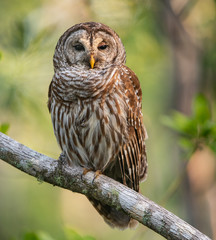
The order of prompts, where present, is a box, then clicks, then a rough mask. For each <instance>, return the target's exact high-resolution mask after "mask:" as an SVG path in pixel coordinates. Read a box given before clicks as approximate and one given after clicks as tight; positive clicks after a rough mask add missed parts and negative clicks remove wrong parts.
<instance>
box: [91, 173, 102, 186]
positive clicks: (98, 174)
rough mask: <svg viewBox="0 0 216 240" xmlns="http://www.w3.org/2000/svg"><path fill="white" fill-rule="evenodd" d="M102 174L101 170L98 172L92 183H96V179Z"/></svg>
mask: <svg viewBox="0 0 216 240" xmlns="http://www.w3.org/2000/svg"><path fill="white" fill-rule="evenodd" d="M101 174H102V172H101V170H97V171H96V172H95V173H94V178H93V180H92V183H94V181H95V179H96V178H98V177H99V176H100V175H101Z"/></svg>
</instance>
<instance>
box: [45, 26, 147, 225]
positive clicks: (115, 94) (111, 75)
mask: <svg viewBox="0 0 216 240" xmlns="http://www.w3.org/2000/svg"><path fill="white" fill-rule="evenodd" d="M88 24H90V25H91V23H88ZM88 24H87V27H88ZM92 24H95V23H92ZM75 26H76V25H75ZM104 26H105V25H100V27H99V28H100V29H101V28H103V27H104ZM105 27H106V28H108V27H107V26H105ZM80 28H81V26H79V28H78V29H80ZM85 28H86V25H85ZM106 28H105V30H106V31H107V29H106ZM108 30H109V32H111V31H112V30H110V29H109V28H108ZM71 31H75V30H74V28H72V29H71V30H70V29H69V30H68V31H67V32H66V33H65V34H64V35H63V36H62V37H61V38H60V40H59V43H58V45H57V47H56V52H55V56H54V66H55V74H54V77H53V80H52V82H51V84H50V87H49V101H48V107H49V111H50V113H51V117H52V122H53V127H54V133H55V135H56V138H57V141H58V143H59V145H60V147H61V149H62V151H63V153H64V154H65V155H66V157H67V161H68V164H70V165H72V166H76V165H79V166H82V167H84V168H87V169H91V170H94V171H96V170H101V171H102V172H103V174H105V175H107V176H109V177H111V178H113V179H115V180H116V181H119V182H121V183H123V184H125V185H127V186H128V187H130V188H132V189H134V190H135V191H137V192H138V191H139V183H140V181H142V180H144V179H145V177H146V171H147V161H146V152H145V143H144V141H145V139H146V138H147V133H146V131H145V128H144V125H143V121H142V113H141V101H142V92H141V88H140V84H139V80H138V78H137V77H136V76H135V74H134V73H133V72H132V71H131V70H130V69H129V68H127V67H126V66H125V65H124V62H125V53H124V48H123V50H122V51H123V53H120V50H118V58H119V60H118V64H112V65H109V66H107V67H105V68H104V67H103V68H101V69H100V68H95V69H91V70H89V71H86V69H85V68H80V67H79V66H76V65H73V66H67V60H66V59H65V57H64V55H63V54H62V47H63V46H62V42H65V41H66V36H68V34H69V32H71ZM111 33H112V34H113V37H115V38H116V39H117V40H116V41H120V39H119V38H118V36H117V34H116V33H114V32H113V31H112V32H111ZM117 45H118V46H120V47H121V41H120V43H119V42H118V44H117ZM120 47H119V48H120ZM122 47H123V45H122ZM116 58H117V57H116ZM59 61H61V63H59ZM58 63H59V65H58ZM89 200H90V201H91V203H92V204H93V206H94V207H95V208H96V210H97V211H98V212H99V213H100V214H101V215H102V216H103V218H104V220H105V221H106V222H107V223H108V224H109V225H111V226H113V227H119V228H126V227H128V226H129V227H133V226H134V225H136V224H135V223H136V221H135V220H133V219H131V218H130V217H129V216H127V215H126V214H125V213H124V212H121V211H118V210H116V209H115V208H113V207H110V206H108V205H105V204H103V203H101V202H99V201H98V200H96V199H92V198H89Z"/></svg>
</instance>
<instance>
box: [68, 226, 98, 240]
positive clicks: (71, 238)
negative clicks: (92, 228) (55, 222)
mask: <svg viewBox="0 0 216 240" xmlns="http://www.w3.org/2000/svg"><path fill="white" fill-rule="evenodd" d="M65 235H66V239H67V240H95V238H94V237H91V236H84V237H82V236H80V235H79V234H78V233H77V232H76V231H74V230H73V229H69V228H65Z"/></svg>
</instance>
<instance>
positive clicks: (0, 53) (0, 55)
mask: <svg viewBox="0 0 216 240" xmlns="http://www.w3.org/2000/svg"><path fill="white" fill-rule="evenodd" d="M1 59H2V52H0V60H1Z"/></svg>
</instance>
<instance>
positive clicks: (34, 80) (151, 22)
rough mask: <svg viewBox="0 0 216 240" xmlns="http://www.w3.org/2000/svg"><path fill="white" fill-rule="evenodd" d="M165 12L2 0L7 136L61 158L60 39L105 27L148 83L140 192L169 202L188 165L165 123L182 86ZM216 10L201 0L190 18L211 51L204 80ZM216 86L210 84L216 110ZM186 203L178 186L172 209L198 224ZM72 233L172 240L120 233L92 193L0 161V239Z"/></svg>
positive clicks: (112, 0)
mask: <svg viewBox="0 0 216 240" xmlns="http://www.w3.org/2000/svg"><path fill="white" fill-rule="evenodd" d="M175 1H176V2H179V1H177V0H175ZM183 2H186V1H183ZM160 7H161V6H160V4H159V3H158V1H149V0H143V1H141V0H119V1H116V0H107V1H105V0H102V1H100V0H62V1H58V0H53V1H52V0H30V1H27V0H9V1H5V0H0V52H1V60H0V123H4V122H7V123H9V124H10V129H9V131H8V135H9V136H11V137H12V138H14V139H15V140H17V141H19V142H21V143H23V144H25V145H27V146H28V147H30V148H33V149H34V150H37V151H39V152H41V153H44V154H47V155H49V156H51V157H53V158H58V156H59V154H60V149H59V147H58V145H57V143H56V140H55V137H54V134H53V130H52V125H51V120H50V115H49V113H48V109H47V92H48V86H49V83H50V81H51V79H52V75H53V66H52V57H53V53H54V48H55V45H56V43H57V41H58V38H59V36H60V35H61V34H62V33H63V32H64V31H65V30H66V29H67V28H69V27H70V26H72V25H74V24H75V23H79V22H85V21H98V22H103V23H105V24H107V25H109V26H110V27H112V28H113V29H115V30H116V32H117V33H118V34H119V35H120V37H121V39H122V41H123V43H124V46H125V48H126V52H127V66H128V67H130V68H131V69H132V70H133V71H134V72H135V73H136V74H137V76H138V77H139V79H140V82H141V86H142V90H143V103H142V104H143V115H144V123H145V125H146V128H147V131H148V135H149V140H148V141H147V142H146V144H147V153H148V162H149V171H148V179H147V181H146V182H145V183H142V184H141V192H142V193H143V194H144V195H145V196H147V197H148V198H150V199H151V200H153V201H155V202H157V203H161V201H162V199H164V196H166V192H167V189H168V188H169V186H170V184H172V182H174V181H175V179H176V177H177V176H178V175H179V169H180V166H181V162H180V160H179V156H178V151H177V150H176V149H177V142H176V140H175V138H174V136H173V135H172V133H171V132H170V131H169V130H168V129H167V128H165V127H164V126H163V125H162V122H161V118H162V116H163V115H165V114H168V113H169V111H170V109H171V108H172V107H173V96H174V95H175V94H176V93H175V91H176V89H175V88H174V85H175V82H174V78H173V76H174V74H175V68H174V62H173V53H172V50H171V45H170V41H169V39H167V37H166V36H165V34H164V31H163V28H162V25H161V24H159V22H160V20H159V15H160ZM215 13H216V12H215V1H213V0H206V1H205V3H204V1H202V0H199V1H196V4H195V6H193V8H192V9H190V13H189V15H188V17H187V19H186V23H185V22H184V23H185V24H187V26H189V27H190V28H191V29H192V30H193V31H194V32H193V33H192V34H193V38H194V39H196V41H197V42H198V45H199V47H200V48H201V49H202V58H201V59H200V62H201V66H202V67H203V69H204V70H203V71H202V74H203V77H205V75H204V73H205V72H206V70H205V69H208V70H209V71H212V74H213V75H211V76H215V69H214V67H213V66H216V55H215V52H216V51H214V49H215V48H216V47H215V46H216V44H215V39H216V37H215V29H216V28H214V27H215ZM215 50H216V49H215ZM206 81H207V79H206ZM204 82H205V79H204ZM215 82H216V80H215V79H214V81H208V84H207V85H205V84H204V85H205V86H207V87H206V92H207V94H208V95H210V96H211V98H210V99H211V101H212V107H213V109H214V108H215V104H214V99H215V92H216V91H215V90H214V89H215V86H213V84H215ZM209 89H210V90H209ZM186 201H187V200H186V199H185V198H184V195H182V192H181V189H180V188H179V189H177V190H175V191H174V192H173V194H171V196H170V197H169V198H168V199H166V201H165V202H163V206H164V207H166V208H167V209H168V210H170V211H172V212H173V213H174V214H176V215H178V216H179V217H181V218H183V219H185V220H186V221H189V222H190V219H188V218H187V213H186V211H187V210H186V207H185V205H186ZM65 227H69V228H71V229H74V230H75V231H77V232H79V233H80V234H81V235H91V236H93V237H95V239H102V240H108V239H124V240H132V239H154V240H159V239H163V238H162V237H160V236H159V235H158V234H156V233H154V232H153V231H151V230H149V229H147V228H145V227H144V226H139V227H138V228H137V229H136V230H125V231H119V230H116V229H111V228H110V227H109V226H107V225H106V224H105V223H104V222H103V220H102V218H101V217H100V216H99V215H98V213H97V212H96V211H95V210H94V208H93V207H92V206H91V204H90V203H89V202H88V201H87V199H86V198H85V197H84V196H81V195H79V194H76V193H72V192H70V191H67V190H63V189H60V188H57V187H53V186H51V185H49V184H47V183H40V182H38V181H37V180H36V179H34V178H33V177H30V176H27V175H26V174H24V173H22V172H20V171H18V170H17V169H15V168H13V167H11V166H9V165H8V164H6V163H4V162H3V161H0V239H1V240H6V239H22V236H23V234H24V233H25V232H29V231H42V232H46V234H48V235H50V236H51V237H52V238H53V239H63V236H64V229H65Z"/></svg>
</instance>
